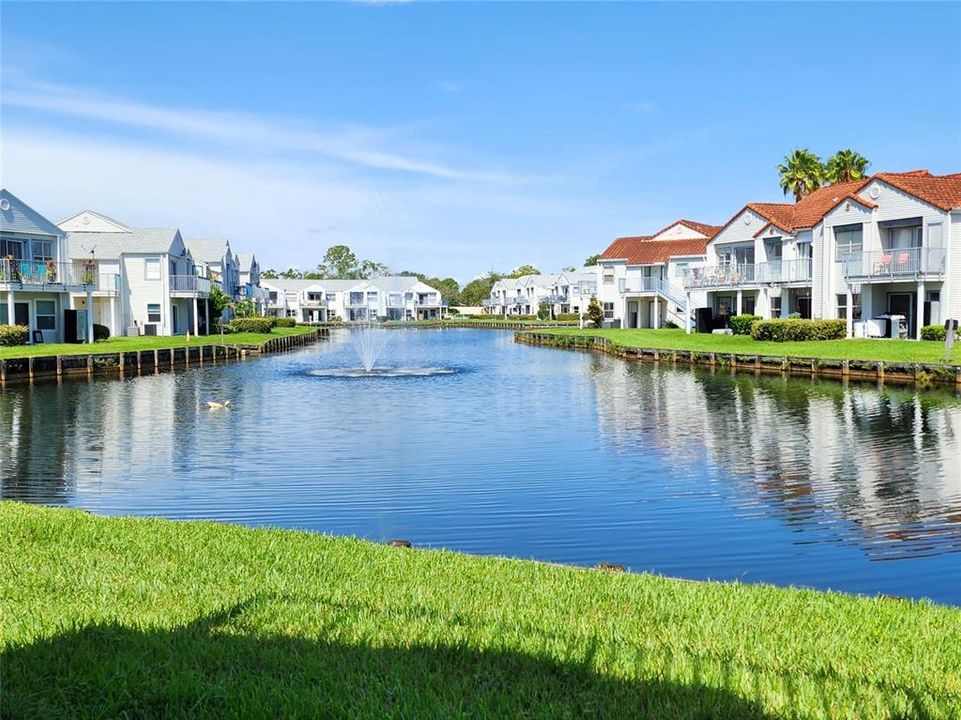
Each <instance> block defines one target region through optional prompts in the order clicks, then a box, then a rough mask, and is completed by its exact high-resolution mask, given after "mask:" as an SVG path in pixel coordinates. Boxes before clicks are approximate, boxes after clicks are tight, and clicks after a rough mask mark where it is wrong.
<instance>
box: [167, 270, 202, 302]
mask: <svg viewBox="0 0 961 720" xmlns="http://www.w3.org/2000/svg"><path fill="white" fill-rule="evenodd" d="M209 293H210V280H208V279H207V278H202V277H197V276H196V275H171V276H170V294H171V295H176V296H178V297H200V296H206V295H208V294H209Z"/></svg>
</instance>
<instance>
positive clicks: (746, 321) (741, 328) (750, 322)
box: [728, 315, 764, 335]
mask: <svg viewBox="0 0 961 720" xmlns="http://www.w3.org/2000/svg"><path fill="white" fill-rule="evenodd" d="M763 319H764V318H762V317H761V316H760V315H735V316H733V317H732V318H731V319H730V320H728V323H729V324H730V325H731V332H733V333H734V334H735V335H750V334H751V328H752V327H754V323H756V322H759V321H761V320H763Z"/></svg>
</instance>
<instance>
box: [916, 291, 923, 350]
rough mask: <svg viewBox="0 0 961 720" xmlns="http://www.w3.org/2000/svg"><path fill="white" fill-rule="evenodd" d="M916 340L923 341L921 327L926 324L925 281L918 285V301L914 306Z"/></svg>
mask: <svg viewBox="0 0 961 720" xmlns="http://www.w3.org/2000/svg"><path fill="white" fill-rule="evenodd" d="M914 317H915V321H914V339H915V340H920V339H921V326H922V325H923V324H924V281H921V282H919V283H918V301H917V302H916V303H915V304H914Z"/></svg>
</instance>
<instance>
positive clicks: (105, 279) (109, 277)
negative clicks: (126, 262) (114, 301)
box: [96, 273, 120, 293]
mask: <svg viewBox="0 0 961 720" xmlns="http://www.w3.org/2000/svg"><path fill="white" fill-rule="evenodd" d="M96 289H97V291H98V292H109V293H119V292H120V275H118V274H117V273H100V274H99V275H97V288H96Z"/></svg>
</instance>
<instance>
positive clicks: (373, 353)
mask: <svg viewBox="0 0 961 720" xmlns="http://www.w3.org/2000/svg"><path fill="white" fill-rule="evenodd" d="M389 337H390V330H382V329H381V330H378V329H375V328H374V327H373V326H372V325H369V324H367V325H363V326H361V327H358V328H354V329H352V330H351V331H350V344H351V345H353V346H354V350H355V351H356V352H357V356H358V357H359V358H360V361H361V362H362V363H363V365H364V371H365V372H370V371H371V370H373V369H374V363H376V362H377V358H378V357H379V356H380V353H381V351H382V350H383V349H384V346H385V345H386V344H387V340H388V339H389Z"/></svg>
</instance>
